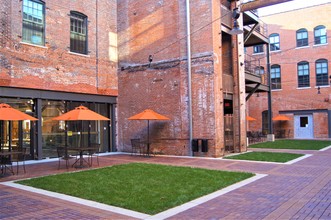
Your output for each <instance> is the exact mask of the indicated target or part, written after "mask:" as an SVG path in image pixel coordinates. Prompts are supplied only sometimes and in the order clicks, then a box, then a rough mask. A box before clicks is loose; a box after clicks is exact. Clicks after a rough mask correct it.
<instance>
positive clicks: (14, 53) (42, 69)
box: [0, 0, 117, 95]
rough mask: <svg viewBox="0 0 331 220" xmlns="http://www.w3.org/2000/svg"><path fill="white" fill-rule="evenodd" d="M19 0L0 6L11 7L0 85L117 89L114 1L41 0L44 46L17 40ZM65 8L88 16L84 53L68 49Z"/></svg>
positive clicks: (104, 91)
mask: <svg viewBox="0 0 331 220" xmlns="http://www.w3.org/2000/svg"><path fill="white" fill-rule="evenodd" d="M22 2H23V1H8V3H7V4H9V3H10V4H11V7H9V6H8V5H7V6H4V5H2V6H1V7H9V8H11V11H10V14H11V24H10V29H11V35H10V36H8V37H7V39H6V40H8V41H10V42H12V44H11V45H9V46H7V47H1V70H0V78H1V80H0V86H10V87H24V88H35V89H45V90H58V91H68V92H82V93H92V94H104V95H117V5H116V4H117V1H113V0H111V1H87V0H78V1H68V0H58V1H50V0H46V1H45V6H46V10H45V20H46V30H45V36H46V40H45V41H46V45H45V47H38V46H34V45H28V44H25V43H22V42H21V36H22ZM71 10H74V11H78V12H80V13H83V14H85V15H86V16H87V17H88V51H89V53H88V55H86V56H84V55H77V54H73V53H70V52H69V46H70V17H69V14H70V11H71ZM96 11H97V13H96ZM97 23H98V25H96V24H97ZM1 28H2V29H3V26H1ZM97 32H98V34H97ZM96 36H97V37H98V38H97V37H96Z"/></svg>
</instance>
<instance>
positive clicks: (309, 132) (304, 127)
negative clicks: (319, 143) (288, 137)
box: [294, 115, 314, 139]
mask: <svg viewBox="0 0 331 220" xmlns="http://www.w3.org/2000/svg"><path fill="white" fill-rule="evenodd" d="M294 138H299V139H312V138H314V127H313V115H295V116H294Z"/></svg>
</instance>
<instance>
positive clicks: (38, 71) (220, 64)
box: [0, 0, 267, 159]
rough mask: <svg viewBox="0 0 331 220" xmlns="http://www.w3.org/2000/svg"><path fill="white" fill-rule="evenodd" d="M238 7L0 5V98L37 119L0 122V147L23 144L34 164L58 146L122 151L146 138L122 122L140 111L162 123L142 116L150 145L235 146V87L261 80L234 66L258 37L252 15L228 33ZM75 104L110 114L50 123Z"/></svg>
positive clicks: (151, 1)
mask: <svg viewBox="0 0 331 220" xmlns="http://www.w3.org/2000/svg"><path fill="white" fill-rule="evenodd" d="M239 3H240V2H239V1H233V0H232V1H229V0H222V1H220V0H210V1H202V0H193V1H192V0H190V1H185V0H180V1H158V0H147V1H136V0H121V1H114V0H108V1H101V0H96V1H88V0H77V1H68V0H58V1H50V0H45V1H42V0H22V1H10V0H4V4H2V5H1V6H0V10H1V15H0V16H1V22H2V23H1V35H0V43H1V48H0V49H1V50H0V52H1V54H0V56H1V63H0V64H1V65H0V67H1V69H0V74H1V78H0V101H1V102H5V103H8V104H10V105H12V106H13V107H14V108H17V109H20V110H21V111H24V112H26V113H28V114H31V115H33V116H35V117H37V118H38V119H39V120H38V121H37V122H35V123H30V122H27V121H23V122H1V123H0V133H1V137H2V138H1V143H2V145H1V146H2V147H4V148H9V149H10V148H11V147H15V146H25V147H28V148H29V149H30V153H31V155H32V157H33V158H38V159H42V158H48V157H55V156H56V155H55V152H56V146H59V145H70V146H77V145H87V144H90V143H97V144H100V146H101V149H102V151H103V152H109V151H126V152H128V151H131V143H130V140H131V139H133V138H141V139H146V134H147V126H146V125H147V123H146V122H141V121H130V120H128V118H129V117H130V116H132V115H134V114H137V113H139V112H141V111H142V110H144V109H146V108H150V109H153V110H155V111H156V112H158V113H160V114H163V115H166V116H167V117H169V118H170V120H168V121H152V122H151V123H150V136H151V139H152V141H153V143H152V148H153V149H154V150H155V151H162V153H165V154H173V155H192V154H193V155H195V156H213V157H218V156H222V155H223V154H224V152H226V151H232V152H233V151H236V152H240V151H245V150H246V117H245V116H246V112H245V111H246V93H245V92H247V91H250V92H252V91H253V90H252V88H251V87H250V85H249V84H250V83H252V82H256V81H258V82H259V81H261V77H248V75H247V74H246V73H245V71H244V62H245V61H244V54H243V51H244V45H245V46H248V45H256V44H259V43H266V42H267V37H266V36H265V32H264V31H262V30H263V27H262V26H260V25H259V24H260V22H259V19H258V17H257V16H256V15H255V14H254V13H252V12H242V13H240V16H239V18H238V17H236V18H235V19H238V20H237V21H238V23H239V25H240V27H241V28H244V31H245V33H244V35H243V34H239V35H231V33H232V32H231V29H232V26H233V21H234V18H233V17H232V15H233V10H234V9H235V8H236V7H238V4H239ZM244 37H245V43H244ZM256 91H267V87H263V86H262V87H261V88H258V89H257V90H255V89H254V92H256ZM79 105H85V106H87V107H89V108H91V109H92V110H94V111H97V112H99V113H100V114H103V115H105V116H107V117H109V118H111V121H110V122H109V123H108V122H95V121H90V122H86V123H82V122H63V121H62V122H61V121H60V122H57V121H52V120H51V119H52V118H53V117H55V116H58V115H61V114H63V113H64V112H66V111H68V110H71V109H73V108H74V107H76V106H79ZM191 141H192V143H193V145H194V146H192V145H191Z"/></svg>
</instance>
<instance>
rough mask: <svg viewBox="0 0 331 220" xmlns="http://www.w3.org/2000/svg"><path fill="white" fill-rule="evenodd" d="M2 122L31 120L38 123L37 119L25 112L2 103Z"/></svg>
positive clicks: (0, 117) (0, 114) (0, 113)
mask: <svg viewBox="0 0 331 220" xmlns="http://www.w3.org/2000/svg"><path fill="white" fill-rule="evenodd" d="M0 120H3V121H23V120H30V121H36V120H38V119H37V118H34V117H32V116H30V115H28V114H25V113H24V112H21V111H19V110H17V109H14V108H12V107H11V106H10V105H8V104H4V103H1V104H0Z"/></svg>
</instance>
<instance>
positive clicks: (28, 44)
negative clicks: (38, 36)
mask: <svg viewBox="0 0 331 220" xmlns="http://www.w3.org/2000/svg"><path fill="white" fill-rule="evenodd" d="M20 44H22V45H27V46H32V47H39V48H43V49H48V47H46V46H41V45H38V44H30V43H27V42H23V41H21V42H20Z"/></svg>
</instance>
